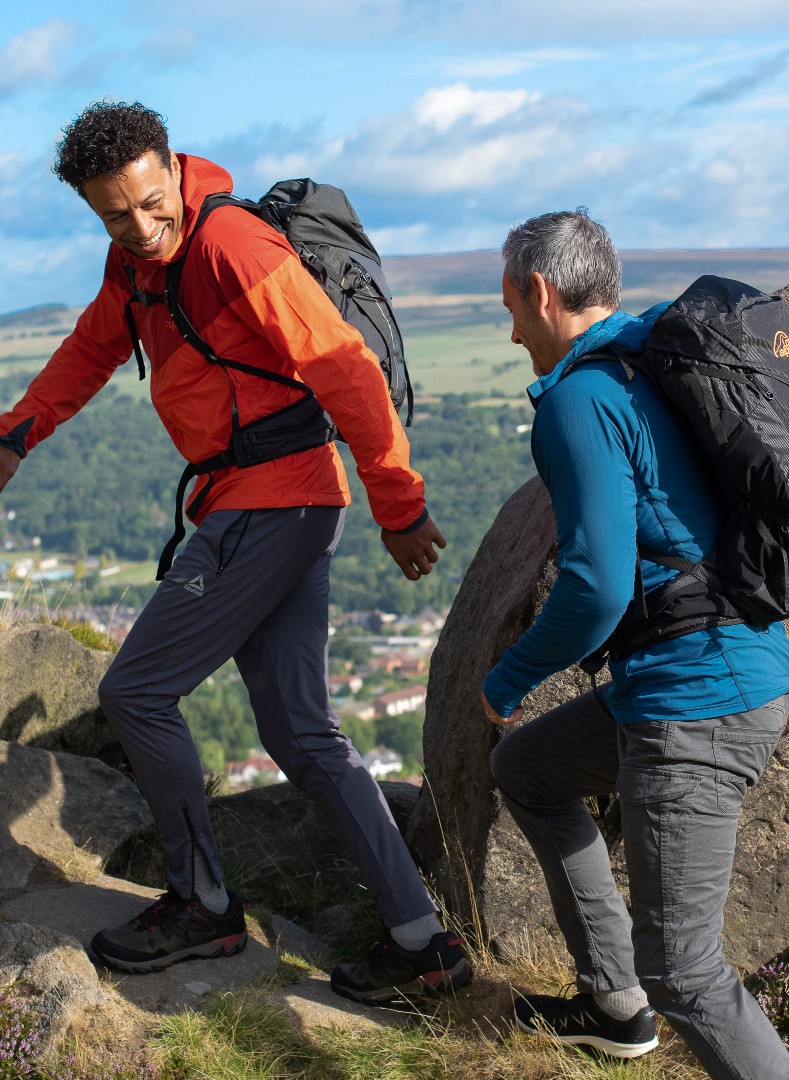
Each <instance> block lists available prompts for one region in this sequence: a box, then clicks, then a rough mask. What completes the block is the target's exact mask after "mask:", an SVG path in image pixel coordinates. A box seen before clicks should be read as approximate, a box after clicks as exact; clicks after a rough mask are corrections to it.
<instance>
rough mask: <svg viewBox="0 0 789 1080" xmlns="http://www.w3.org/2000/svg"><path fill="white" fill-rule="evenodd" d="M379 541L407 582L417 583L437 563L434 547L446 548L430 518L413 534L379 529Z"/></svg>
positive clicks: (442, 538)
mask: <svg viewBox="0 0 789 1080" xmlns="http://www.w3.org/2000/svg"><path fill="white" fill-rule="evenodd" d="M381 539H382V540H383V542H384V546H385V547H386V550H387V551H388V552H389V554H390V555H391V556H392V558H393V559H394V561H395V562H396V563H397V565H398V566H399V567H400V569H401V570H402V571H403V573H404V574H405V576H406V577H407V578H408V580H409V581H418V580H419V578H421V577H423V576H424V575H425V574H429V573H430V571H431V570H432V569H433V563H434V562H438V552H437V551H436V547H440V548H445V547H446V546H447V542H446V540H445V539H444V537H443V536H442V535H441V533H440V532H439V531H438V529H437V527H436V525H435V522H434V521H433V519H432V518H427V519H426V520H425V521H423V522H422V524H421V525H420V526H419V528H418V529H414V531H413V532H407V533H402V532H389V530H388V529H381Z"/></svg>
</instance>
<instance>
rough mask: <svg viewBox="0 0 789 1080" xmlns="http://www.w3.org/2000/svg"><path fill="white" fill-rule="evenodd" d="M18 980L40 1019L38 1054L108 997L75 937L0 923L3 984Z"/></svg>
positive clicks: (34, 1012)
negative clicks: (84, 1012) (86, 1011)
mask: <svg viewBox="0 0 789 1080" xmlns="http://www.w3.org/2000/svg"><path fill="white" fill-rule="evenodd" d="M17 982H19V983H22V984H23V988H24V996H25V998H26V999H27V1000H28V1001H29V1002H31V1007H32V1012H33V1014H34V1015H35V1017H36V1030H37V1031H38V1033H39V1040H38V1041H37V1043H36V1047H35V1049H36V1051H37V1053H39V1054H40V1053H41V1052H43V1051H44V1050H46V1049H47V1047H48V1046H49V1044H50V1043H51V1042H52V1040H53V1039H55V1038H57V1037H58V1036H59V1035H60V1034H61V1032H62V1030H63V1029H64V1028H65V1027H67V1026H68V1025H69V1024H71V1023H73V1022H74V1020H76V1018H77V1017H78V1016H79V1015H80V1014H81V1013H83V1011H84V1010H86V1009H89V1008H91V1007H92V1006H96V1005H98V1004H99V1003H100V1002H101V1001H102V999H103V996H104V995H103V992H102V990H101V987H100V986H99V979H98V975H97V973H96V969H95V968H94V967H93V965H92V964H91V962H90V960H89V959H88V957H87V955H86V953H85V950H84V949H83V948H82V946H81V945H80V943H79V942H78V941H76V940H75V939H74V938H72V937H69V936H68V935H66V934H59V933H56V932H55V931H52V930H48V929H46V928H45V927H41V926H34V925H31V924H29V923H23V922H19V923H0V986H9V985H10V984H12V983H17Z"/></svg>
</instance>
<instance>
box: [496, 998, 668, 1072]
mask: <svg viewBox="0 0 789 1080" xmlns="http://www.w3.org/2000/svg"><path fill="white" fill-rule="evenodd" d="M515 1019H516V1020H517V1022H518V1027H519V1028H521V1029H522V1030H523V1031H527V1032H529V1033H531V1034H534V1032H536V1031H542V1032H544V1033H546V1034H549V1035H554V1036H555V1037H556V1038H557V1039H558V1040H559V1042H563V1043H572V1044H573V1045H575V1046H594V1047H596V1048H597V1049H598V1050H603V1051H605V1053H606V1054H610V1055H611V1057H617V1058H637V1057H641V1055H642V1054H648V1053H649V1051H650V1050H654V1049H655V1047H656V1046H657V1045H658V1040H657V1035H656V1033H655V1032H656V1028H655V1011H654V1009H651V1008H650V1007H649V1006H645V1007H644V1008H643V1009H639V1011H638V1012H637V1013H636V1015H635V1016H633V1017H631V1019H630V1020H615V1019H614V1018H613V1017H612V1016H609V1015H608V1013H605V1012H603V1010H602V1009H601V1008H600V1006H599V1005H597V1004H596V1003H595V1000H594V998H593V997H592V995H591V994H576V995H575V997H562V996H560V997H548V996H546V995H544V994H532V995H529V996H521V997H519V998H518V1000H517V1001H516V1002H515Z"/></svg>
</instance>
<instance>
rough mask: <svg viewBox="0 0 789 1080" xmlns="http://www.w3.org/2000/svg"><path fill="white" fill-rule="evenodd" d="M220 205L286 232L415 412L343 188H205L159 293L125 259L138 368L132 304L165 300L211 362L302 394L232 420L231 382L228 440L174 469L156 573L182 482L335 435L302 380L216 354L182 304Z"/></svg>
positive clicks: (396, 341) (389, 312)
mask: <svg viewBox="0 0 789 1080" xmlns="http://www.w3.org/2000/svg"><path fill="white" fill-rule="evenodd" d="M220 206H239V207H241V208H242V209H244V210H247V211H249V212H250V213H252V214H254V215H255V216H256V217H259V218H261V219H262V220H263V221H265V222H266V223H267V224H269V225H271V226H272V227H273V228H275V229H276V230H277V231H278V232H280V233H283V234H284V235H285V236H286V237H287V239H288V241H289V242H290V244H291V246H292V247H293V248H294V250H295V251H296V253H297V254H298V256H299V258H300V260H301V263H302V266H304V267H305V269H306V270H307V271H308V272H309V273H310V274H311V275H312V276H313V277H314V278H315V279H316V280H317V281H318V283H319V284H320V286H321V288H322V289H323V290H324V292H325V293H326V294H327V296H328V297H329V299H330V300H331V301H332V303H333V304H334V306H335V307H336V308H337V309H338V311H339V312H340V314H341V315H342V317H343V318H344V319H345V320H346V322H348V323H349V324H350V325H352V326H354V327H355V328H356V329H357V330H359V331H360V333H361V335H362V337H363V338H364V341H365V344H366V345H367V346H368V348H370V349H371V350H372V351H373V352H374V353H375V354H376V356H377V357H378V361H379V364H380V366H381V370H382V372H383V374H384V377H385V378H386V381H387V384H388V386H389V393H390V396H391V398H392V402H393V404H394V406H395V408H397V409H399V408H400V407H401V406H402V404H403V402H404V401H405V402H407V406H408V411H407V416H406V421H405V423H406V427H409V426H410V425H411V421H412V416H413V402H414V399H413V390H412V387H411V381H410V379H409V376H408V369H407V367H406V363H405V357H404V352H403V339H402V335H401V333H400V329H399V327H398V325H397V319H396V317H395V314H394V310H393V308H392V297H391V293H390V290H389V286H388V285H387V282H386V278H385V276H384V273H383V270H382V268H381V259H380V257H379V255H378V252H377V251H376V250H375V248H374V246H373V244H372V242H371V240H370V239H369V237H368V236H367V234H366V233H365V231H364V228H363V227H362V224H361V222H360V221H359V218H358V216H357V214H356V212H355V210H354V209H353V207H352V206H351V204H350V202H349V201H348V198H347V196H346V195H345V193H344V192H343V191H341V190H340V189H339V188H335V187H332V186H331V185H329V184H316V183H315V182H314V181H313V180H310V179H301V180H282V181H279V182H278V183H277V184H275V185H274V186H273V187H272V188H271V189H270V190H269V191H268V192H267V193H266V194H265V195H264V196H263V197H262V198H261V199H259V200H258V201H253V200H250V199H240V198H237V197H236V196H234V195H231V194H228V193H225V192H220V193H217V194H214V195H208V196H207V197H206V198H205V199H204V201H203V204H202V206H201V208H200V211H199V214H198V217H197V221H196V223H195V227H194V228H193V230H192V232H191V233H190V236H189V239H188V241H187V244H186V248H185V250H184V253H183V256H182V257H181V258H180V259H179V260H178V261H177V262H173V263H171V264H169V265H168V267H167V269H166V276H165V291H164V293H147V292H144V291H143V290H140V289H138V288H137V287H136V285H135V280H134V268H133V267H131V266H130V265H128V264H126V267H125V269H126V274H127V277H128V278H129V283H130V285H131V288H132V294H131V297H130V299H129V300H128V301H127V303H126V309H125V310H126V320H127V323H128V325H129V332H130V334H131V339H132V345H133V347H134V354H135V356H136V359H137V366H138V368H139V371H140V378H141V379H143V378H145V366H144V363H143V357H142V350H141V347H140V340H139V334H138V333H137V328H136V326H135V322H134V314H133V311H132V304H135V303H141V304H143V305H146V306H147V305H149V304H154V303H166V304H167V306H168V308H169V311H170V314H171V316H172V319H173V322H174V323H175V325H176V327H177V328H178V330H179V331H180V332H181V333H182V334H183V336H184V338H185V340H186V341H188V342H189V344H190V345H192V346H193V348H195V349H197V350H198V352H200V353H202V354H203V356H204V357H205V358H206V360H207V361H208V363H210V364H218V365H219V366H220V367H232V368H236V369H238V370H240V371H244V372H246V373H247V374H249V375H255V376H257V377H259V378H263V379H269V380H271V381H274V382H279V383H282V384H284V385H286V386H291V387H293V388H294V389H297V390H299V391H300V392H301V394H302V397H301V398H300V399H299V400H298V401H297V402H295V403H294V404H292V405H288V406H286V407H285V408H284V409H280V410H278V411H277V412H275V413H271V414H270V415H268V416H266V417H263V418H262V419H260V420H254V421H252V423H250V424H246V425H244V426H243V427H242V426H240V425H239V423H238V410H237V407H236V401H235V391H234V392H233V404H232V415H231V430H232V435H231V441H230V445H229V446H228V448H227V450H225V451H223V452H222V453H221V454H215V455H214V456H213V457H210V458H207V459H206V460H204V461H199V462H191V463H190V464H189V465H187V466H186V468H185V469H184V472H183V474H182V475H181V479H180V482H179V484H178V492H177V495H176V512H175V532H174V534H173V536H172V537H171V538H170V540H169V541H168V543H167V545H166V546H165V548H164V551H163V552H162V555H161V558H160V560H159V567H158V570H157V574H156V578H157V580H158V581H160V580H161V579H162V578H163V577H164V574H165V573H166V572H167V570H168V569H169V567H170V566H171V564H172V560H173V555H174V553H175V549H176V547H177V546H178V544H179V543H180V542H181V540H183V538H184V536H185V535H186V530H185V528H184V521H183V500H184V496H185V494H186V488H187V487H188V485H189V483H190V482H191V480H192V479H193V478H194V477H195V476H200V475H203V474H206V473H212V472H214V471H215V470H216V469H220V468H227V467H228V466H230V465H236V466H237V467H238V468H248V467H249V466H252V465H260V464H263V463H264V462H266V461H273V460H274V459H275V458H278V457H284V456H285V455H286V454H293V453H297V452H299V451H302V450H310V449H313V448H314V447H316V446H322V445H324V444H326V443H327V442H331V441H332V440H333V439H342V435H341V433H340V432H339V431H338V430H337V428H336V426H335V424H334V422H333V421H332V419H331V417H330V416H329V415H328V414H327V413H325V412H324V411H323V409H322V408H321V406H320V405H319V403H318V401H317V399H316V397H315V395H314V393H313V392H312V390H310V388H309V387H308V386H306V385H305V384H304V383H303V382H298V381H297V380H296V379H291V378H289V377H288V376H286V375H281V374H279V373H278V372H274V371H269V370H267V369H264V368H258V367H253V366H252V365H250V364H243V363H240V362H238V361H236V360H230V359H228V358H227V357H221V356H218V355H217V354H216V352H215V351H214V350H213V349H212V348H211V345H210V344H209V343H208V342H207V341H206V340H205V339H204V338H203V337H201V336H200V334H199V333H198V331H197V330H196V329H195V327H194V325H193V324H192V322H191V321H190V319H189V317H188V316H187V314H186V312H185V311H184V310H183V308H182V307H181V305H180V303H179V300H178V284H179V281H180V278H181V273H182V271H183V267H184V264H185V262H186V259H187V257H188V255H189V250H190V247H191V244H192V240H193V239H194V237H195V235H196V233H197V231H198V229H199V228H200V226H201V225H202V223H203V222H204V221H205V219H206V218H207V217H208V215H209V214H210V213H211V212H212V211H214V210H216V209H217V208H218V207H220ZM211 482H212V481H211V480H209V483H208V485H207V486H206V487H205V488H204V489H203V492H202V493H201V498H200V502H202V499H203V498H204V497H205V495H206V493H207V492H208V489H209V488H210V486H211ZM198 509H199V506H195V507H194V510H195V511H196V510H198Z"/></svg>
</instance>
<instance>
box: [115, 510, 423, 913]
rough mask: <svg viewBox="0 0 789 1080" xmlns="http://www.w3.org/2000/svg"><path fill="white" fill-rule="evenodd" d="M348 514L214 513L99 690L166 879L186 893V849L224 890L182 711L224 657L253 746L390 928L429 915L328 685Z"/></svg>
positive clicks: (189, 872) (189, 860)
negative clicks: (325, 833)
mask: <svg viewBox="0 0 789 1080" xmlns="http://www.w3.org/2000/svg"><path fill="white" fill-rule="evenodd" d="M343 520H344V511H343V510H342V509H340V508H337V507H328V506H307V507H293V508H286V509H276V510H244V511H234V510H221V511H217V512H215V513H213V514H209V515H208V517H207V518H206V519H205V520H204V521H203V523H202V524H201V525H200V527H199V528H198V529H197V530H196V532H195V533H194V534H193V535H192V536H191V538H190V540H189V542H188V543H187V545H186V547H185V549H184V551H183V553H182V554H181V555H179V556H178V558H177V559H176V560H175V562H174V564H173V566H172V569H171V570H170V571H169V572H168V573H167V576H166V577H165V579H164V581H162V583H161V585H160V586H159V588H158V589H157V591H156V593H155V594H154V596H153V597H152V599H151V600H150V602H149V603H148V604H147V605H146V607H145V609H144V610H143V611H142V613H141V614H140V616H139V618H138V619H137V621H136V622H135V624H134V626H133V627H132V630H131V632H130V634H129V636H128V637H127V639H126V641H125V642H124V643H123V646H122V647H121V650H120V652H119V653H118V655H117V657H116V658H115V660H114V661H113V663H112V664H111V666H110V668H109V671H108V672H107V674H106V675H105V677H104V679H103V680H102V682H101V685H100V687H99V698H100V701H101V705H102V708H103V709H104V712H105V714H106V716H107V718H108V720H109V722H110V724H111V725H112V727H113V729H114V730H115V732H116V734H117V735H118V738H119V739H120V741H121V744H122V745H123V748H124V750H125V751H126V753H127V755H128V757H129V760H130V762H131V764H132V767H133V768H134V771H135V774H136V776H137V778H138V781H139V783H140V787H141V788H142V791H143V794H144V795H145V797H146V799H147V800H148V804H149V806H150V808H151V812H152V814H153V817H154V820H155V822H156V825H157V827H158V828H159V831H160V833H161V837H162V843H163V846H164V851H165V855H166V858H167V867H168V880H169V881H170V884H171V885H172V886H173V887H174V888H175V889H176V891H177V892H179V893H180V894H181V895H184V896H190V895H191V893H192V890H193V857H194V846H195V845H198V846H199V848H200V849H202V851H203V853H204V855H205V857H206V859H207V860H208V864H209V866H210V867H211V870H212V872H213V874H214V876H215V877H216V879H217V881H221V880H222V871H221V867H220V865H219V859H218V854H217V847H216V841H215V838H214V834H213V831H212V829H211V824H210V821H209V818H208V809H207V805H206V799H205V795H204V791H203V779H202V771H201V767H200V762H199V760H198V756H197V752H196V750H195V746H194V743H193V741H192V737H191V735H190V733H189V729H188V728H187V726H186V724H185V722H184V719H183V716H182V715H181V712H180V710H179V708H178V702H179V699H180V698H181V697H182V696H183V695H185V694H189V693H191V691H192V690H194V688H195V687H196V686H198V685H199V684H200V683H201V682H202V681H203V680H204V679H206V678H207V677H208V676H209V675H210V674H211V673H212V672H214V671H216V670H217V668H219V667H220V666H221V665H222V664H223V663H225V662H226V661H227V660H229V659H230V658H231V657H234V658H235V661H236V664H237V665H238V669H239V671H240V673H241V676H242V678H243V680H244V683H245V684H246V687H247V690H248V691H249V697H250V702H251V704H252V709H253V711H254V714H255V719H256V721H257V726H258V731H259V733H260V740H261V742H262V744H263V746H264V747H265V748H266V750H267V751H268V752H269V753H270V754H271V756H272V757H273V758H274V760H275V761H276V762H277V764H278V765H279V766H280V768H281V769H282V770H283V772H284V773H285V775H286V776H287V777H288V779H289V780H290V781H291V782H292V783H293V784H295V785H296V786H297V787H299V788H302V789H303V790H304V791H306V792H307V793H308V794H309V795H311V796H312V798H313V799H315V801H316V802H317V803H318V805H319V806H320V807H321V808H322V810H323V812H324V814H325V818H326V821H327V822H328V823H329V824H330V825H331V826H332V827H333V828H334V830H335V831H336V833H337V834H338V836H339V837H340V839H341V840H342V841H343V843H344V844H345V845H346V847H347V848H348V850H349V852H350V854H351V855H352V856H353V858H354V859H355V860H356V861H357V863H358V865H359V867H360V869H361V872H362V877H363V878H364V881H365V883H366V885H367V887H368V889H369V891H370V893H371V895H372V897H373V899H374V900H375V902H376V904H377V905H378V910H379V913H380V915H381V917H382V919H383V921H384V923H385V925H387V926H397V925H399V924H401V923H404V922H408V921H409V920H411V919H414V918H418V917H419V916H422V915H426V914H428V913H429V912H432V911H434V910H435V907H434V904H433V903H432V901H431V900H430V898H429V896H428V893H427V890H426V889H425V886H424V883H423V881H422V879H421V877H420V875H419V872H418V871H417V869H416V866H415V865H414V862H413V860H412V858H411V856H410V854H409V852H408V849H407V848H406V846H405V843H404V841H403V838H402V837H401V835H400V832H399V831H398V829H397V826H396V825H395V823H394V820H393V818H392V815H391V813H390V812H389V808H388V807H387V805H386V801H385V800H384V798H383V796H382V794H381V790H380V788H379V786H378V784H377V783H376V782H375V780H374V779H373V778H372V777H371V776H370V774H369V772H368V771H367V769H366V768H365V767H364V764H363V763H362V761H361V759H360V757H359V755H358V754H357V752H356V750H355V749H354V747H353V746H352V744H351V742H350V740H349V739H348V738H347V736H346V735H344V734H343V733H342V732H341V731H340V730H339V727H338V721H337V717H336V715H335V713H334V710H333V709H332V707H331V703H330V700H329V692H328V686H327V641H328V628H329V616H328V600H329V564H330V561H331V558H330V557H331V554H332V552H333V551H334V549H335V547H336V546H337V543H338V541H339V538H340V534H341V532H342V525H343Z"/></svg>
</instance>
